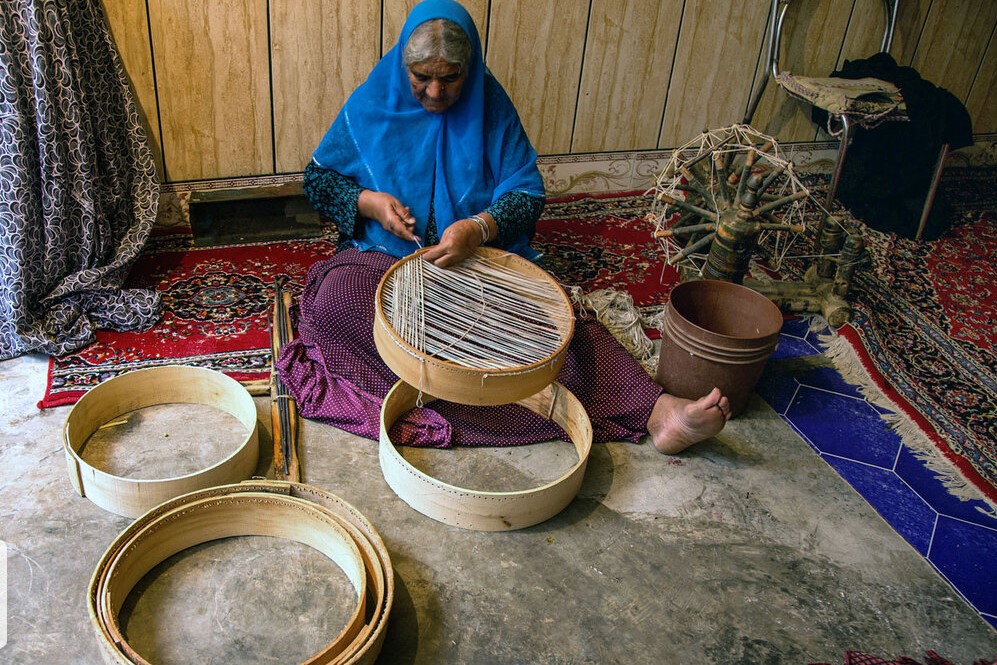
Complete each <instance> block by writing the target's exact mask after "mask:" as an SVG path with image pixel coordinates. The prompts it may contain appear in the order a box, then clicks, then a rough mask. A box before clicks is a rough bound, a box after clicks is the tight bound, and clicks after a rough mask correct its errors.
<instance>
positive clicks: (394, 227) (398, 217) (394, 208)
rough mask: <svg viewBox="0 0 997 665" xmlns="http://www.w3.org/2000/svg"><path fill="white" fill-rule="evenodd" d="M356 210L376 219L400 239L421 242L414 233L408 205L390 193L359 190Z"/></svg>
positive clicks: (412, 218)
mask: <svg viewBox="0 0 997 665" xmlns="http://www.w3.org/2000/svg"><path fill="white" fill-rule="evenodd" d="M357 211H358V212H359V213H360V215H361V216H362V217H369V218H370V219H376V220H377V221H378V223H380V224H381V226H383V227H384V229H385V230H386V231H388V232H389V233H391V234H393V235H396V236H398V237H399V238H401V239H402V240H408V241H409V242H417V243H421V242H422V240H421V239H420V238H419V237H418V236H417V235H415V217H413V216H412V213H411V212H410V211H409V209H408V206H406V205H404V204H403V203H402V202H401V201H399V200H398V199H396V198H395V197H394V196H392V195H391V194H386V193H384V192H375V191H374V190H372V189H365V190H363V191H362V192H360V199H359V200H358V201H357Z"/></svg>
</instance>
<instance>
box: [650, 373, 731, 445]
mask: <svg viewBox="0 0 997 665" xmlns="http://www.w3.org/2000/svg"><path fill="white" fill-rule="evenodd" d="M728 420H730V402H729V401H728V400H727V397H726V396H725V395H722V394H720V389H719V388H714V389H713V390H711V391H710V393H709V394H708V395H706V396H704V397H700V398H699V399H698V400H695V401H693V400H689V399H683V398H681V397H675V396H673V395H669V394H668V393H662V395H661V397H659V398H658V401H657V402H655V404H654V409H653V410H652V411H651V417H650V418H649V419H648V421H647V431H648V433H650V435H651V441H652V442H653V443H654V447H655V448H657V449H658V452H659V453H664V454H666V455H674V454H675V453H678V452H681V451H683V450H685V449H686V448H688V447H689V446H691V445H692V444H694V443H698V442H700V441H702V440H703V439H708V438H710V437H711V436H713V435H715V434H717V433H718V432H720V430H722V429H723V428H724V425H726V424H727V421H728Z"/></svg>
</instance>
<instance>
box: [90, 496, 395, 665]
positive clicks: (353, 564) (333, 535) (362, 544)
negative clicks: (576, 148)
mask: <svg viewBox="0 0 997 665" xmlns="http://www.w3.org/2000/svg"><path fill="white" fill-rule="evenodd" d="M245 535H262V536H276V537H281V538H286V539H289V540H293V541H296V542H300V543H304V544H306V545H309V546H311V547H313V548H315V549H317V550H318V551H320V552H321V553H323V554H325V555H326V556H327V557H329V558H330V559H331V560H332V561H333V562H335V563H336V565H338V566H339V567H340V568H342V569H343V571H344V572H345V573H346V574H347V576H348V577H349V578H350V581H351V582H352V583H353V586H354V589H355V590H356V592H357V595H356V599H357V600H356V607H355V608H354V611H353V614H352V616H351V618H350V620H349V621H348V622H347V625H346V627H345V628H343V630H342V631H341V632H340V633H339V634H338V635H336V636H335V637H334V638H333V639H332V640H331V641H330V642H329V643H328V645H326V646H325V647H324V648H323V649H322V650H321V651H319V652H318V653H316V654H314V655H313V656H311V657H310V658H308V659H307V660H306V661H304V662H305V663H306V664H308V665H322V664H325V663H343V664H347V663H349V664H351V665H371V664H372V663H374V661H375V660H376V659H377V656H378V654H379V653H380V651H381V647H382V646H383V644H384V637H385V629H386V627H387V621H388V614H389V613H390V611H391V606H392V603H393V602H394V573H393V571H392V567H391V560H390V557H389V556H388V552H387V549H386V548H385V546H384V542H383V541H382V540H381V537H380V536H379V535H378V533H377V531H376V530H375V529H374V527H373V526H372V525H371V524H370V522H369V521H367V519H366V518H365V517H364V516H363V515H362V514H361V513H360V512H358V511H357V510H356V509H355V508H354V507H353V506H352V505H350V504H349V503H347V502H345V501H343V500H342V499H340V498H339V497H337V496H335V495H333V494H330V493H328V492H325V491H324V490H320V489H318V488H316V487H312V486H310V485H304V484H301V483H289V482H280V481H248V482H244V483H239V484H235V485H227V486H222V487H211V488H208V489H205V490H199V491H197V492H191V493H189V494H186V495H184V496H181V497H177V498H175V499H173V500H170V501H167V502H165V503H163V504H160V505H159V506H156V507H155V508H153V509H152V510H150V511H148V512H147V513H145V514H144V515H142V516H141V517H139V518H138V519H137V520H135V522H133V523H132V524H131V525H130V526H129V527H128V528H127V529H125V530H124V531H123V532H122V533H121V534H120V535H119V536H118V537H117V538H116V539H115V540H114V542H113V543H112V544H111V546H110V547H108V549H107V551H106V552H105V553H104V555H103V557H101V560H100V562H99V563H98V565H97V568H96V570H95V571H94V574H93V577H92V578H91V580H90V589H89V596H88V606H89V611H90V619H91V622H92V623H93V625H94V629H95V630H96V632H97V635H98V638H99V640H100V643H101V647H102V649H101V651H102V656H103V658H104V662H105V663H108V665H136V664H144V665H148V661H146V660H145V659H143V658H142V657H141V656H140V655H139V654H138V653H136V652H135V651H134V650H133V649H132V648H131V647H130V646H129V644H128V642H127V641H126V640H125V637H124V635H123V634H122V633H121V628H120V626H119V624H118V613H119V612H120V609H121V605H122V603H124V601H125V599H126V598H127V597H128V594H129V593H130V592H131V590H132V589H133V588H134V587H135V585H136V584H137V583H138V582H139V581H140V580H141V579H142V577H143V576H144V575H146V574H147V573H148V572H149V571H150V570H152V569H153V568H154V567H155V566H157V565H158V564H159V563H162V562H163V561H164V560H166V559H167V558H169V557H170V556H172V555H174V554H176V553H177V552H180V551H182V550H185V549H187V548H189V547H193V546H195V545H198V544H201V543H205V542H208V541H211V540H217V539H219V538H227V537H230V536H245Z"/></svg>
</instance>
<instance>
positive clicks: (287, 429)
mask: <svg viewBox="0 0 997 665" xmlns="http://www.w3.org/2000/svg"><path fill="white" fill-rule="evenodd" d="M285 279H286V278H283V277H278V278H277V280H276V282H274V308H273V327H272V328H271V331H270V340H271V347H272V349H273V363H272V369H271V374H270V378H271V381H270V386H271V387H270V418H271V422H272V423H273V468H274V476H275V477H276V478H277V480H289V481H291V482H295V483H297V482H301V467H300V465H299V464H298V450H297V434H298V408H297V404H295V402H294V398H292V397H291V396H290V395H289V394H288V393H287V389H286V388H285V386H284V382H283V381H282V380H281V378H280V374H279V373H278V372H277V358H278V357H279V356H280V350H281V348H282V347H283V346H284V344H286V343H287V342H288V341H290V336H291V317H290V313H289V311H288V310H289V309H290V307H291V303H292V297H291V294H290V293H287V292H286V291H284V289H283V284H284V280H285Z"/></svg>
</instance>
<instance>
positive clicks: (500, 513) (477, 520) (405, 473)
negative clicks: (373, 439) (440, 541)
mask: <svg viewBox="0 0 997 665" xmlns="http://www.w3.org/2000/svg"><path fill="white" fill-rule="evenodd" d="M419 397H420V393H419V391H418V390H417V389H416V388H414V387H412V386H411V385H409V384H407V383H405V382H404V381H399V382H398V383H396V384H395V385H394V386H393V387H392V388H391V390H390V391H389V392H388V395H387V397H385V399H384V403H383V404H382V406H381V436H380V445H379V454H378V457H379V459H380V462H381V471H382V473H383V474H384V479H385V480H386V481H387V483H388V485H389V486H390V487H391V489H392V490H394V492H395V494H397V495H398V496H399V498H401V499H402V500H403V501H404V502H405V503H407V504H408V505H409V506H411V507H412V508H414V509H415V510H417V511H419V512H420V513H422V514H423V515H426V516H427V517H431V518H433V519H434V520H437V521H439V522H443V523H444V524H450V525H452V526H458V527H461V528H464V529H471V530H474V531H511V530H514V529H522V528H525V527H528V526H533V525H534V524H539V523H540V522H543V521H545V520H547V519H550V518H551V517H553V516H554V515H556V514H558V513H559V512H561V511H562V510H564V508H565V507H566V506H567V505H568V504H569V503H571V501H572V500H573V499H574V498H575V496H576V495H577V494H578V489H579V487H581V483H582V478H583V476H584V475H585V466H586V464H587V463H588V457H589V452H591V450H592V423H591V422H590V421H589V417H588V414H587V413H586V412H585V408H584V407H583V406H582V404H581V402H579V401H578V398H577V397H575V396H574V395H573V394H572V393H571V392H570V391H569V390H568V389H567V388H565V387H564V386H562V385H561V384H559V383H557V382H554V383H552V384H550V385H548V386H547V387H545V388H544V389H543V390H542V391H540V392H539V393H537V394H535V395H531V396H530V397H527V398H525V399H521V400H519V404H521V405H523V406H525V407H527V408H528V409H530V410H531V411H533V412H534V413H537V414H539V415H541V416H544V417H546V418H548V419H550V420H553V421H554V422H555V423H557V424H558V425H560V426H561V428H562V429H564V431H565V432H567V434H568V437H569V438H570V439H571V442H572V443H573V444H574V445H575V452H576V453H577V454H578V461H577V462H576V463H575V464H574V466H572V467H571V469H569V470H568V471H567V473H565V474H564V475H563V476H561V477H560V478H558V479H557V480H554V481H552V482H549V483H547V484H545V485H542V486H540V487H537V488H533V489H528V490H521V491H513V492H486V491H479V490H472V489H464V488H461V487H455V486H453V485H449V484H447V483H445V482H443V481H441V480H437V479H436V478H433V477H432V476H430V475H428V474H426V473H424V472H422V471H420V470H419V469H417V468H415V467H414V466H412V465H411V464H410V463H409V462H408V461H407V460H406V459H405V458H404V457H402V455H401V453H400V452H399V451H398V449H397V448H396V447H395V445H394V443H393V442H392V441H391V438H390V437H389V435H388V433H389V432H390V431H391V426H392V425H394V423H395V422H396V421H397V420H398V418H400V417H401V416H402V415H403V414H404V413H406V412H408V411H410V410H411V409H412V408H413V407H415V406H416V403H417V401H418V400H419ZM421 397H422V400H423V402H429V401H432V400H434V399H436V398H435V397H431V396H428V395H425V394H423V395H421Z"/></svg>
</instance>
